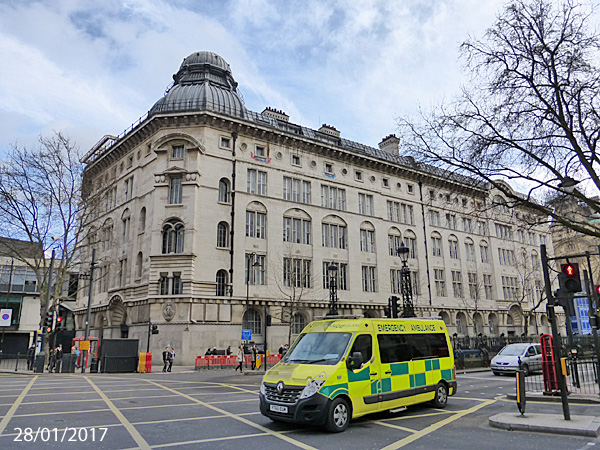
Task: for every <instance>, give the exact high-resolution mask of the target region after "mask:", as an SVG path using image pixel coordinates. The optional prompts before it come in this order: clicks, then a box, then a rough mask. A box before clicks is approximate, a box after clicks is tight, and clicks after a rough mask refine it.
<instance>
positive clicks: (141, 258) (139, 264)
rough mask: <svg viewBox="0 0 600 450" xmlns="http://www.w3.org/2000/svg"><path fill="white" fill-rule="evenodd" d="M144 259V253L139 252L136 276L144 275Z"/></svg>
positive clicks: (136, 261)
mask: <svg viewBox="0 0 600 450" xmlns="http://www.w3.org/2000/svg"><path fill="white" fill-rule="evenodd" d="M143 261H144V257H143V255H142V252H139V253H138V254H137V258H136V260H135V277H136V278H141V277H142V267H143Z"/></svg>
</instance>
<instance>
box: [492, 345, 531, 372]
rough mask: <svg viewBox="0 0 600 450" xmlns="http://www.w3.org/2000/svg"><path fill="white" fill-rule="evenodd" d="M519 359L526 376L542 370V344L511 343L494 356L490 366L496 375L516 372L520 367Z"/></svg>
mask: <svg viewBox="0 0 600 450" xmlns="http://www.w3.org/2000/svg"><path fill="white" fill-rule="evenodd" d="M519 360H520V361H521V368H522V369H523V371H524V372H525V376H527V375H529V374H530V373H532V372H536V371H539V370H542V350H541V347H540V344H527V343H522V344H509V345H507V346H506V347H504V348H503V349H502V350H500V351H499V352H498V354H497V355H496V356H494V357H493V358H492V362H491V364H490V368H491V369H492V372H494V375H501V374H503V373H513V374H514V373H515V372H516V371H517V370H518V369H519Z"/></svg>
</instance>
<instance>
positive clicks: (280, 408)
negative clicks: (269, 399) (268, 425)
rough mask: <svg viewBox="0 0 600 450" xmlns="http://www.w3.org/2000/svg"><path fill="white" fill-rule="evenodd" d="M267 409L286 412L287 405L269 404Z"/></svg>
mask: <svg viewBox="0 0 600 450" xmlns="http://www.w3.org/2000/svg"><path fill="white" fill-rule="evenodd" d="M269 409H270V410H271V411H274V412H278V413H284V414H285V413H287V412H288V408H287V406H279V405H269Z"/></svg>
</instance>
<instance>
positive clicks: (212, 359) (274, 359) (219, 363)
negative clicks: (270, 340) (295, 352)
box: [194, 354, 281, 370]
mask: <svg viewBox="0 0 600 450" xmlns="http://www.w3.org/2000/svg"><path fill="white" fill-rule="evenodd" d="M280 360H281V355H279V354H274V355H269V356H267V365H269V366H274V365H275V364H277V363H278V362H279V361H280ZM243 364H244V366H246V367H250V366H251V365H252V357H251V356H250V355H244V361H243ZM237 365H238V363H237V361H236V355H202V356H196V362H195V364H194V368H195V369H196V370H200V369H227V368H234V367H236V366H237Z"/></svg>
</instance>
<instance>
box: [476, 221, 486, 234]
mask: <svg viewBox="0 0 600 450" xmlns="http://www.w3.org/2000/svg"><path fill="white" fill-rule="evenodd" d="M477 234H480V235H481V236H487V225H486V223H485V222H484V221H483V220H478V221H477Z"/></svg>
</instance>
